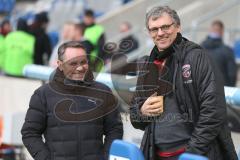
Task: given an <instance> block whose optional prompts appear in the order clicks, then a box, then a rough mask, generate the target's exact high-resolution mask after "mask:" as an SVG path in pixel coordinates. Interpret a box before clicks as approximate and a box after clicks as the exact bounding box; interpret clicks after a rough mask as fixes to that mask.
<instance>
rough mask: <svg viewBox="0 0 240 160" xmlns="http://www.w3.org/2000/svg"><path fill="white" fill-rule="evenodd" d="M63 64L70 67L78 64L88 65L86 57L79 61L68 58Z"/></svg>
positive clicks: (75, 66)
mask: <svg viewBox="0 0 240 160" xmlns="http://www.w3.org/2000/svg"><path fill="white" fill-rule="evenodd" d="M63 64H64V65H67V66H69V67H71V68H77V67H79V66H84V65H88V60H87V59H83V60H81V61H79V60H69V61H67V62H63Z"/></svg>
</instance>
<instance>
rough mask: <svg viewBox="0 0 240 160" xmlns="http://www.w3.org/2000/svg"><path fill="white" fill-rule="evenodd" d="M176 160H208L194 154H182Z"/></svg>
mask: <svg viewBox="0 0 240 160" xmlns="http://www.w3.org/2000/svg"><path fill="white" fill-rule="evenodd" d="M178 160H208V158H206V157H203V156H199V155H195V154H190V153H183V154H182V155H181V156H180V157H179V159H178Z"/></svg>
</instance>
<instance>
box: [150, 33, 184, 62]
mask: <svg viewBox="0 0 240 160" xmlns="http://www.w3.org/2000/svg"><path fill="white" fill-rule="evenodd" d="M181 41H182V35H181V33H177V37H176V39H175V40H174V42H173V43H172V44H171V45H170V46H169V47H168V48H166V49H165V50H163V51H159V50H158V48H157V46H156V45H155V46H154V48H153V49H152V51H151V54H150V59H149V61H150V62H153V61H154V60H162V59H165V58H167V57H169V56H171V55H172V54H173V53H174V51H175V47H174V46H175V45H179V44H180V43H181Z"/></svg>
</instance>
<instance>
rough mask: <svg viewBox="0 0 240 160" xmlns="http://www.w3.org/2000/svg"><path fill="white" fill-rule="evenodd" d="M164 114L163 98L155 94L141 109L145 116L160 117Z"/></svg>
mask: <svg viewBox="0 0 240 160" xmlns="http://www.w3.org/2000/svg"><path fill="white" fill-rule="evenodd" d="M162 112H163V96H157V93H156V92H155V93H154V94H153V95H151V96H150V97H148V99H147V100H146V101H145V102H144V104H143V105H142V107H141V113H142V114H143V115H144V116H159V115H160V114H161V113H162Z"/></svg>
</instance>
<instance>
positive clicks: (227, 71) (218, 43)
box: [202, 37, 237, 86]
mask: <svg viewBox="0 0 240 160" xmlns="http://www.w3.org/2000/svg"><path fill="white" fill-rule="evenodd" d="M202 47H203V48H205V49H206V50H207V51H208V52H207V53H208V54H209V55H210V57H211V58H212V59H213V60H214V62H216V64H217V66H218V68H219V70H220V71H221V73H222V76H223V78H224V85H225V86H235V84H236V80H237V64H236V62H235V57H234V52H233V50H232V49H231V48H230V47H228V46H226V45H225V44H224V43H223V41H222V39H221V38H211V37H208V38H207V39H206V40H205V41H203V43H202Z"/></svg>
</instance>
